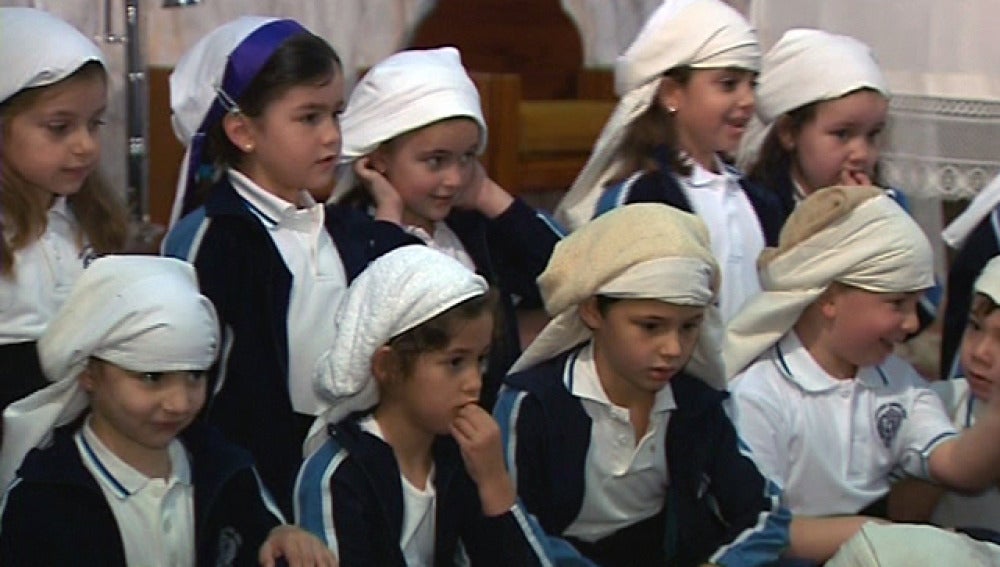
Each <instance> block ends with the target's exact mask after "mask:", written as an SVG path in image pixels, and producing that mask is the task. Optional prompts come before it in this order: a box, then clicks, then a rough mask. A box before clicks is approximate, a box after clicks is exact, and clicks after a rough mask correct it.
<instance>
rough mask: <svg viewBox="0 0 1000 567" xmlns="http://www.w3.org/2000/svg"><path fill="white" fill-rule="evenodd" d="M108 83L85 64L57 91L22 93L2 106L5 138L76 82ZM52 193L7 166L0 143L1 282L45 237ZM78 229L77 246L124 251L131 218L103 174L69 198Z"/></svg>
mask: <svg viewBox="0 0 1000 567" xmlns="http://www.w3.org/2000/svg"><path fill="white" fill-rule="evenodd" d="M95 78H99V79H101V80H102V81H107V73H106V71H105V69H104V66H103V65H101V64H100V63H98V62H96V61H91V62H88V63H85V64H83V65H82V66H81V67H80V68H79V69H77V70H76V71H75V72H74V73H73V74H71V75H70V76H68V77H66V78H65V79H62V80H61V81H59V82H57V83H54V84H52V85H46V86H43V87H34V88H29V89H23V90H21V91H20V92H18V93H16V94H14V95H13V96H11V97H10V98H8V99H7V100H5V101H3V102H2V103H0V124H2V131H3V138H7V137H8V136H9V134H10V130H9V128H10V123H11V121H12V120H13V119H14V118H15V117H16V116H18V115H20V114H22V113H23V112H26V111H27V110H28V109H30V108H31V107H32V106H33V105H35V104H36V103H37V102H38V100H39V99H40V98H41V96H42V95H43V94H44V93H46V92H49V89H51V88H53V87H55V86H58V85H65V84H67V83H68V82H71V81H80V80H93V79H95ZM50 196H51V193H49V192H48V191H47V190H45V189H44V188H42V187H38V186H36V185H34V184H32V183H30V182H28V180H26V179H24V178H23V177H22V176H21V175H20V174H19V173H18V172H17V170H16V169H15V167H14V166H13V165H12V164H10V163H9V162H8V161H7V158H6V154H5V153H4V152H3V151H2V141H0V211H2V212H3V223H4V226H3V227H2V230H3V236H2V238H0V276H3V277H11V278H12V277H14V276H15V275H16V266H14V253H15V252H17V251H18V250H21V249H22V248H25V247H26V246H28V245H29V244H31V243H32V242H34V241H35V240H36V239H38V238H39V237H41V235H42V234H43V233H44V232H45V229H46V226H47V225H48V209H49V206H50V204H51V200H50ZM66 202H67V204H68V206H69V208H70V210H71V211H72V212H73V215H74V217H75V218H76V221H77V223H78V224H79V233H78V234H77V244H78V245H80V246H82V245H83V243H84V241H87V242H89V243H90V245H91V246H93V247H94V251H95V252H97V253H99V254H108V253H112V252H119V251H121V250H122V249H123V248H124V246H125V239H126V237H127V233H128V214H127V212H126V210H125V205H124V203H123V202H122V199H121V197H120V196H119V195H118V194H117V193H116V192H115V191H114V190H113V189H112V188H111V187H110V185H108V183H107V182H106V181H105V180H104V178H103V177H102V176H101V175H100V174H99V173H98V172H96V171H95V172H94V173H91V174H90V175H89V176H88V177H87V179H86V180H85V181H84V182H83V185H82V186H81V187H80V190H79V191H78V192H76V193H75V194H73V195H70V196H69V197H67V198H66Z"/></svg>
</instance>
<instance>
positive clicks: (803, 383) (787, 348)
mask: <svg viewBox="0 0 1000 567" xmlns="http://www.w3.org/2000/svg"><path fill="white" fill-rule="evenodd" d="M772 357H773V359H774V363H775V366H777V367H778V370H779V371H780V372H781V374H782V376H784V377H785V379H786V380H788V381H790V382H792V383H794V384H796V385H797V386H799V387H800V388H802V389H803V390H805V391H807V392H812V393H820V392H826V391H830V390H834V389H836V388H838V387H840V385H841V384H844V382H845V381H844V380H840V379H837V378H834V377H833V376H831V375H830V374H829V373H828V372H827V371H826V370H824V369H823V368H822V367H821V366H820V365H819V364H818V363H817V362H816V359H814V358H813V357H812V355H811V354H810V353H809V351H808V350H807V349H806V347H805V346H803V345H802V342H801V341H800V340H799V337H798V336H797V335H796V334H795V331H789V332H788V333H786V334H785V336H784V337H782V338H781V340H780V341H778V342H777V343H776V344H775V345H774V347H773V350H772ZM854 380H855V381H856V382H858V383H860V384H862V385H864V386H866V387H868V388H871V389H881V388H884V387H886V386H888V385H889V379H888V377H887V376H886V375H885V372H883V371H882V368H881V367H880V366H862V367H861V368H859V369H858V373H857V376H855V378H854Z"/></svg>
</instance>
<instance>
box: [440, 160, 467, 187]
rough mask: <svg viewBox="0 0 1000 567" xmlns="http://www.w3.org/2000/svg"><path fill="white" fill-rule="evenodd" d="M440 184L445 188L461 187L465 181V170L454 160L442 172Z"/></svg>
mask: <svg viewBox="0 0 1000 567" xmlns="http://www.w3.org/2000/svg"><path fill="white" fill-rule="evenodd" d="M443 176H444V177H443V178H442V180H441V183H442V184H443V185H444V186H446V187H461V186H462V184H463V181H464V180H465V170H464V169H463V166H462V164H461V163H459V161H458V160H456V161H455V162H454V163H452V164H451V165H450V166H449V167H446V168H445V169H444V172H443Z"/></svg>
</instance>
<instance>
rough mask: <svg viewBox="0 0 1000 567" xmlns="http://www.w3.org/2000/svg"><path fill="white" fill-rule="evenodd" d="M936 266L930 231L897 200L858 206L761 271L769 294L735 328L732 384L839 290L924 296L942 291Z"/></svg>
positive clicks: (730, 335)
mask: <svg viewBox="0 0 1000 567" xmlns="http://www.w3.org/2000/svg"><path fill="white" fill-rule="evenodd" d="M857 190H859V189H858V188H852V187H847V188H841V187H828V188H825V189H821V190H819V191H817V192H815V193H813V194H812V195H810V196H809V197H808V198H807V199H806V201H803V203H802V204H800V205H799V207H798V208H797V209H796V210H795V212H793V213H792V214H793V216H794V215H795V214H797V213H800V214H808V207H806V209H804V208H803V207H804V206H805V204H806V203H807V202H808V201H809V200H810V199H813V200H815V199H818V198H823V196H824V195H827V196H828V195H829V194H830V193H831V192H832V191H857ZM788 222H793V219H792V218H789V221H788ZM933 258H934V257H933V252H932V251H931V246H930V243H929V242H928V241H927V237H926V236H924V233H923V231H922V230H920V227H919V226H917V223H915V222H914V221H913V219H912V218H911V217H910V215H908V214H907V213H906V211H904V210H903V209H902V208H900V206H899V205H897V204H896V202H895V201H893V200H892V198H890V197H888V196H886V195H884V194H882V193H879V194H878V195H876V196H874V197H872V198H871V199H868V200H867V201H864V202H863V203H861V204H859V205H857V207H855V208H854V209H853V210H852V211H850V212H849V213H848V214H847V215H846V216H844V217H843V218H841V219H839V220H837V221H836V222H834V223H833V224H831V225H830V226H827V227H826V228H823V229H821V230H819V231H818V232H817V233H815V234H813V235H812V236H810V237H808V238H807V239H805V240H803V241H802V242H800V243H798V244H796V245H794V246H792V247H791V248H789V249H788V250H785V251H783V252H780V253H779V254H778V255H777V256H775V257H774V258H773V259H772V260H771V261H770V262H768V263H767V264H766V265H765V266H761V267H760V268H759V274H760V283H761V287H762V288H763V291H762V292H761V293H760V294H758V295H756V296H754V297H753V298H751V299H750V300H749V301H748V302H747V304H746V305H745V306H744V307H743V309H742V310H741V311H740V312H739V313H738V314H737V315H736V317H735V318H734V319H732V320H731V321H730V322H729V325H728V327H727V332H726V345H725V352H724V356H725V361H726V369H727V371H728V372H729V375H730V377H731V376H733V375H735V374H737V373H739V372H740V371H742V370H743V369H744V368H746V367H747V365H749V364H750V363H751V362H753V360H754V359H755V358H757V356H759V355H760V354H761V353H763V352H764V351H765V350H767V349H768V348H769V347H770V346H771V345H773V344H775V343H777V342H778V340H780V339H781V337H782V336H783V335H784V334H785V333H787V332H788V330H789V329H791V328H792V327H793V326H794V325H795V322H796V321H797V320H798V318H799V316H800V315H801V314H802V312H803V311H804V310H805V309H806V307H808V306H809V305H810V304H811V303H812V302H813V301H815V300H816V299H817V298H818V297H819V296H820V295H821V294H822V293H823V292H824V291H825V290H826V288H827V287H829V285H830V284H831V283H833V282H835V281H836V282H841V283H844V284H847V285H851V286H854V287H858V288H861V289H864V290H867V291H872V292H876V293H898V292H911V291H919V290H922V289H926V288H929V287H931V286H933V285H934V272H933Z"/></svg>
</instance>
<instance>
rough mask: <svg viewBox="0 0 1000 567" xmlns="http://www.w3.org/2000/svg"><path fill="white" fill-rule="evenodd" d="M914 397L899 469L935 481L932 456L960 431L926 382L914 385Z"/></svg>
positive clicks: (902, 433) (905, 428) (903, 441)
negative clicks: (932, 470)
mask: <svg viewBox="0 0 1000 567" xmlns="http://www.w3.org/2000/svg"><path fill="white" fill-rule="evenodd" d="M912 395H913V398H912V402H911V403H910V413H911V415H910V416H909V419H907V420H906V422H905V426H904V427H903V430H902V431H901V440H900V441H901V445H900V449H901V450H902V454H901V458H900V461H899V465H900V467H901V468H902V469H903V470H904V471H905V472H906V473H907V474H910V475H913V476H916V477H919V478H923V479H926V480H932V479H931V476H930V465H929V459H930V455H931V453H932V452H934V449H936V448H937V446H938V445H940V444H941V443H942V442H944V441H946V440H948V439H950V438H952V437H954V436H955V435H957V431H956V430H955V425H954V424H953V423H952V418H951V416H950V415H949V414H948V412H947V411H945V408H944V405H943V404H942V403H941V398H940V397H939V396H938V394H937V393H935V392H934V390H932V389H931V388H930V387H929V386H928V385H927V384H926V383H925V382H923V381H921V382H920V383H917V384H914V386H913V391H912Z"/></svg>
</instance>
